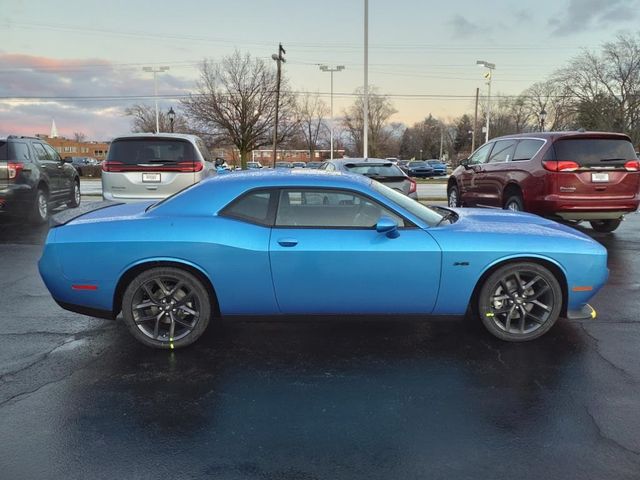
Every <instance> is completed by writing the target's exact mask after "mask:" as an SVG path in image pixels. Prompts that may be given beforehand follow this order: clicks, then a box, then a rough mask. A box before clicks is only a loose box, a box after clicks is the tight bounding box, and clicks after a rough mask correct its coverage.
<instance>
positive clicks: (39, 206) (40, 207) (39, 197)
mask: <svg viewBox="0 0 640 480" xmlns="http://www.w3.org/2000/svg"><path fill="white" fill-rule="evenodd" d="M48 218H49V196H48V195H47V192H46V191H45V190H44V189H43V188H38V191H37V192H36V198H35V201H34V202H33V205H32V206H31V212H30V214H29V221H30V222H31V223H34V224H37V225H38V224H41V223H44V222H46V221H47V220H48Z"/></svg>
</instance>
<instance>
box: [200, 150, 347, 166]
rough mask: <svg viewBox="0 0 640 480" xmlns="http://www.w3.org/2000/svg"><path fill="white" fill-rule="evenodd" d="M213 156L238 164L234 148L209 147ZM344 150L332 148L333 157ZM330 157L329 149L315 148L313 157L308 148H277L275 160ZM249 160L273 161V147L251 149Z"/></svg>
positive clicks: (320, 160) (294, 160)
mask: <svg viewBox="0 0 640 480" xmlns="http://www.w3.org/2000/svg"><path fill="white" fill-rule="evenodd" d="M210 151H211V155H212V156H213V157H220V158H224V159H225V160H226V162H227V163H228V164H229V165H240V152H239V151H238V150H237V149H236V148H211V149H210ZM344 154H345V151H344V150H342V149H341V150H334V151H333V156H334V158H342V157H343V156H344ZM330 157H331V151H330V150H316V151H315V152H314V155H313V158H311V156H310V155H309V150H291V149H278V152H277V156H276V160H277V161H278V162H305V163H307V162H323V161H325V160H327V159H329V158H330ZM249 161H252V162H260V163H261V164H262V165H264V166H270V165H271V164H272V163H273V149H270V148H269V149H267V148H263V149H260V150H253V151H252V152H251V156H250V157H249Z"/></svg>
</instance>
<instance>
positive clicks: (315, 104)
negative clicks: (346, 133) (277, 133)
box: [298, 93, 329, 159]
mask: <svg viewBox="0 0 640 480" xmlns="http://www.w3.org/2000/svg"><path fill="white" fill-rule="evenodd" d="M328 113H329V109H328V107H327V104H326V103H324V102H323V101H322V99H321V98H320V96H319V95H318V94H317V93H316V94H307V95H304V96H302V97H301V98H300V99H299V101H298V122H299V123H298V124H299V127H300V132H301V133H302V136H303V138H304V141H305V145H306V148H307V149H308V150H309V158H311V159H313V158H314V154H315V151H316V150H317V149H318V148H319V147H320V144H321V143H322V141H323V140H324V138H323V136H324V134H327V133H329V127H328V126H327V124H326V120H325V117H326V116H327V114H328Z"/></svg>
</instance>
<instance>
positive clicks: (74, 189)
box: [67, 180, 80, 208]
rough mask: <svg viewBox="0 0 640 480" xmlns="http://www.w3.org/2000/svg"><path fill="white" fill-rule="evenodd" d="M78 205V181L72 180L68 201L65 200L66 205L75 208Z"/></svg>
mask: <svg viewBox="0 0 640 480" xmlns="http://www.w3.org/2000/svg"><path fill="white" fill-rule="evenodd" d="M79 205H80V181H79V180H74V181H73V185H72V186H71V194H70V198H69V201H68V202H67V207H69V208H76V207H77V206H79Z"/></svg>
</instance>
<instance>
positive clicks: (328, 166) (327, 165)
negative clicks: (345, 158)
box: [321, 162, 336, 172]
mask: <svg viewBox="0 0 640 480" xmlns="http://www.w3.org/2000/svg"><path fill="white" fill-rule="evenodd" d="M321 168H322V169H323V170H326V171H327V172H333V171H334V170H335V169H336V167H335V165H334V164H333V163H329V162H326V163H324V164H322V167H321Z"/></svg>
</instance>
